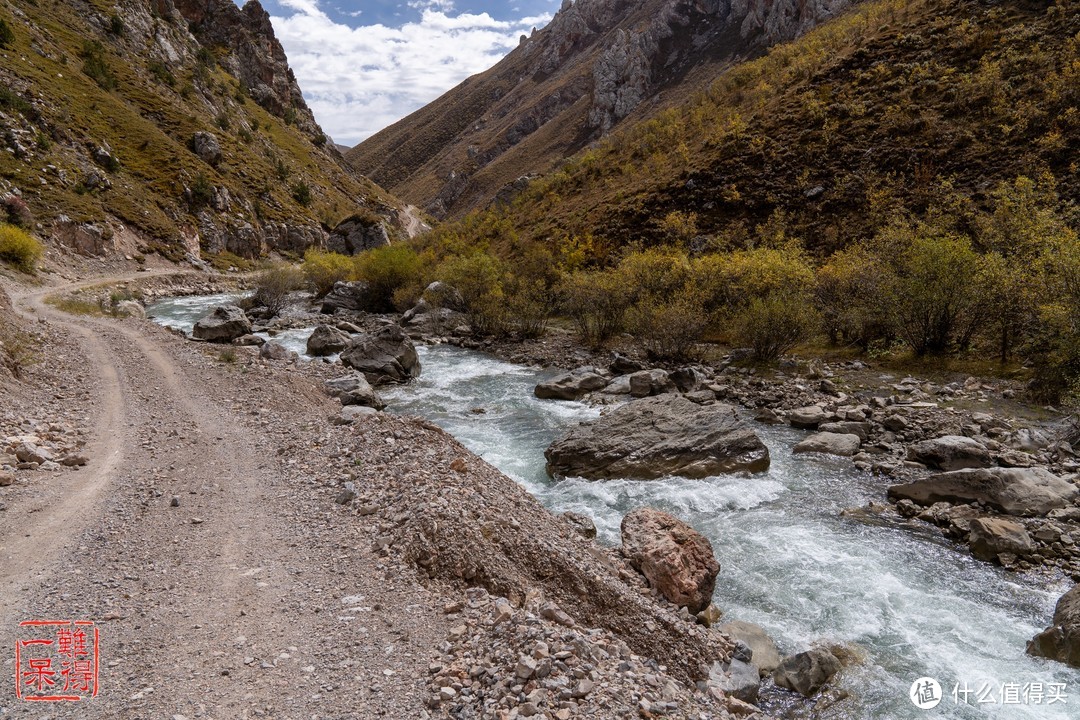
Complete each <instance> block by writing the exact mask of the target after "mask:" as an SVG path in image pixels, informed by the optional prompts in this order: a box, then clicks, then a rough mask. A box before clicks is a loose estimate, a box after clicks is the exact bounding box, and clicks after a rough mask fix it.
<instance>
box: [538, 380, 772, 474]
mask: <svg viewBox="0 0 1080 720" xmlns="http://www.w3.org/2000/svg"><path fill="white" fill-rule="evenodd" d="M544 456H545V457H546V458H547V471H548V473H549V474H550V475H553V476H572V477H583V478H587V479H590V480H604V479H611V478H632V479H639V480H653V479H656V478H660V477H665V476H667V475H680V476H682V477H688V478H704V477H709V476H711V475H718V474H721V473H730V472H738V471H742V470H746V471H750V472H759V471H762V470H767V469H768V468H769V450H768V448H766V447H765V444H764V443H762V442H761V438H759V437H758V436H757V435H756V434H755V433H754V431H753V430H751V429H750V428H749V427H748V426H747V424H746V423H744V422H743V421H742V420H741V419H740V418H739V416H738V415H737V414H736V413H735V409H734V408H732V407H731V406H730V405H722V404H711V405H698V404H697V403H694V402H692V401H690V400H688V399H686V398H685V397H683V396H682V395H677V394H665V395H659V396H657V397H650V398H642V399H640V400H633V401H631V402H628V403H626V404H625V405H621V406H619V407H617V408H615V409H614V410H610V411H608V412H606V413H604V414H603V415H601V416H600V417H599V418H598V419H597V420H595V421H593V422H591V423H583V424H581V425H579V426H578V427H577V428H575V429H573V430H571V431H570V432H569V433H568V434H566V435H565V436H563V437H562V438H560V439H558V440H556V441H555V442H553V443H552V444H551V446H550V447H548V449H547V450H546V451H545V452H544Z"/></svg>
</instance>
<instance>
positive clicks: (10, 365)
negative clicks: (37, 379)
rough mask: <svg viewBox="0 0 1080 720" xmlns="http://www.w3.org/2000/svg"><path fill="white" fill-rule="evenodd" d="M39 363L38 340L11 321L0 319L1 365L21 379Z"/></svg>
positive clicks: (13, 375)
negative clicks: (28, 369)
mask: <svg viewBox="0 0 1080 720" xmlns="http://www.w3.org/2000/svg"><path fill="white" fill-rule="evenodd" d="M37 361H38V342H37V339H36V338H35V337H34V336H33V335H31V334H30V333H28V332H27V331H26V330H23V329H22V328H21V327H19V325H18V324H17V323H16V322H15V321H14V320H11V319H8V318H4V317H0V365H2V366H3V367H5V368H7V370H8V372H10V373H11V375H12V377H14V378H16V379H19V378H21V377H22V373H23V370H25V369H26V367H27V366H29V365H33V364H34V363H36V362H37Z"/></svg>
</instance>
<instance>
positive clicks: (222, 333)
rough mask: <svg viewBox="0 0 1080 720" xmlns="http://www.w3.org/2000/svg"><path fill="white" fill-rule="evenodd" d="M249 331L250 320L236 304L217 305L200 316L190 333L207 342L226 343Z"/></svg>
mask: <svg viewBox="0 0 1080 720" xmlns="http://www.w3.org/2000/svg"><path fill="white" fill-rule="evenodd" d="M250 332H251V321H250V320H248V317H247V315H245V314H244V311H243V310H241V309H240V308H239V307H237V306H236V305H218V306H217V307H216V308H214V309H213V310H211V311H210V314H208V315H206V316H204V317H202V318H201V319H200V320H199V321H198V322H197V323H195V327H194V328H193V329H192V331H191V334H192V335H193V336H195V337H197V338H199V339H200V340H206V341H207V342H219V343H228V342H232V341H233V340H235V339H236V338H238V337H240V336H241V335H247V334H248V333H250Z"/></svg>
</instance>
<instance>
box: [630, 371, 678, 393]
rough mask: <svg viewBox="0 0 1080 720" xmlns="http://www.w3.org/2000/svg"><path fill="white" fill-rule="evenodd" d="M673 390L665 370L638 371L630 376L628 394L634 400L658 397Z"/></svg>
mask: <svg viewBox="0 0 1080 720" xmlns="http://www.w3.org/2000/svg"><path fill="white" fill-rule="evenodd" d="M675 390H676V388H675V383H673V382H671V377H670V376H669V375H668V372H667V370H661V369H660V368H656V369H655V370H640V371H638V372H636V373H633V374H632V375H631V376H630V394H631V395H633V396H634V397H636V398H643V397H649V396H650V395H660V394H662V393H669V392H674V391H675Z"/></svg>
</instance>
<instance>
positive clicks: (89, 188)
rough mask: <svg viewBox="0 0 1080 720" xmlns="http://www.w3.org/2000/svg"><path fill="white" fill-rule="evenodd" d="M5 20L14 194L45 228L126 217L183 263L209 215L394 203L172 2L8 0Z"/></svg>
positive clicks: (303, 218)
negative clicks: (195, 30)
mask: <svg viewBox="0 0 1080 720" xmlns="http://www.w3.org/2000/svg"><path fill="white" fill-rule="evenodd" d="M0 18H2V19H3V20H4V22H5V23H6V25H7V26H8V28H9V29H10V30H11V37H9V39H8V42H7V43H5V44H4V46H3V47H2V48H0V60H2V62H0V146H2V148H3V151H2V152H0V194H2V193H3V192H4V191H10V190H12V189H16V188H17V189H18V190H19V191H21V193H22V197H23V200H24V201H25V202H26V203H27V204H28V206H29V209H30V211H31V212H32V214H33V216H34V219H35V220H36V221H37V222H42V223H45V224H46V226H48V224H49V223H51V222H52V221H54V220H56V219H57V218H59V217H60V216H62V215H64V216H67V217H69V218H71V219H72V220H74V221H76V222H96V223H104V224H106V225H109V226H113V225H120V224H123V225H125V226H127V227H128V228H130V229H134V230H136V231H137V232H138V233H139V234H140V235H141V237H142V239H143V243H144V245H145V248H147V249H153V250H157V251H160V252H162V253H163V254H165V255H168V256H170V257H174V258H175V257H182V256H183V254H184V252H185V250H184V248H185V245H184V243H185V239H186V241H187V242H188V244H189V245H190V243H191V242H192V238H193V237H194V235H195V229H196V228H198V227H199V225H200V221H199V219H198V215H199V213H204V212H209V213H210V215H209V217H210V219H211V221H212V222H213V223H214V224H215V225H217V226H220V227H223V228H224V227H240V226H242V225H243V224H245V223H250V224H251V225H252V226H253V227H254V228H255V229H256V231H259V229H261V228H262V227H264V226H266V224H268V223H277V224H288V225H290V226H305V225H306V226H318V225H320V224H322V225H324V226H327V225H329V226H333V225H334V224H336V223H337V222H338V221H339V220H341V219H343V218H344V217H345V216H347V215H349V214H351V213H354V212H356V211H357V210H358V209H359V208H360V207H361V206H366V207H368V208H370V209H372V210H380V209H384V208H388V207H390V206H391V205H393V204H394V201H393V200H392V199H391V198H390V197H389V196H388V195H386V194H385V193H383V192H382V191H381V190H379V189H378V188H377V187H376V186H375V185H374V184H373V183H371V182H369V181H366V180H365V179H363V178H361V177H358V176H356V175H354V174H353V173H351V172H349V171H348V170H346V169H345V168H344V167H343V166H342V165H341V163H340V162H339V161H338V159H336V158H335V155H334V154H332V151H331V150H330V149H329V148H325V147H323V146H324V144H325V143H326V138H325V136H323V135H322V133H321V131H319V130H318V128H317V126H314V130H310V129H309V130H308V131H307V132H305V131H302V130H301V129H300V127H299V124H298V123H297V122H296V112H295V111H292V112H290V110H292V109H287V110H286V111H285V112H283V113H282V114H281V116H277V115H274V114H271V113H270V112H268V111H267V110H266V109H264V108H263V107H261V106H260V105H259V104H257V103H256V102H255V101H254V100H252V99H251V98H250V97H249V96H248V88H247V87H246V86H245V85H244V84H243V83H242V82H241V81H240V80H238V79H237V78H236V77H235V76H233V75H232V74H230V73H229V72H227V71H226V70H225V69H224V64H223V61H224V60H226V59H228V56H229V53H230V49H229V48H227V47H223V46H209V45H208V46H204V45H202V44H200V42H199V41H198V40H197V39H196V37H195V36H193V35H191V34H190V33H189V32H188V24H187V22H186V21H185V20H184V19H183V18H182V17H181V16H180V15H179V13H178V12H177V11H176V10H175V9H173V8H172V6H171V4H170V3H157V4H155V5H153V6H151V5H150V4H149V3H146V2H142V1H140V0H136V1H134V2H126V3H122V4H120V5H113V4H111V3H107V2H104V1H103V0H92V2H91V3H89V4H87V3H82V2H78V1H77V0H70V2H69V1H67V0H40V1H39V2H21V1H20V2H12V1H11V0H3V1H2V2H0ZM305 112H306V108H305ZM305 125H306V126H307V127H309V128H310V127H312V124H310V123H305ZM196 132H207V133H212V134H213V135H214V136H215V137H216V138H217V140H218V142H219V143H220V146H221V151H222V152H221V159H220V161H219V162H216V163H215V164H210V163H208V162H207V161H205V160H203V159H201V158H200V157H199V156H197V155H196V154H195V153H194V152H193V150H192V145H191V140H192V137H193V136H194V134H195V133H196ZM99 148H101V149H105V150H106V151H107V154H103V153H100V152H98V149H99ZM223 190H224V191H227V193H228V199H227V201H225V200H223V198H224V194H223V192H222V191H223ZM204 225H205V223H204ZM204 241H205V238H204Z"/></svg>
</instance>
